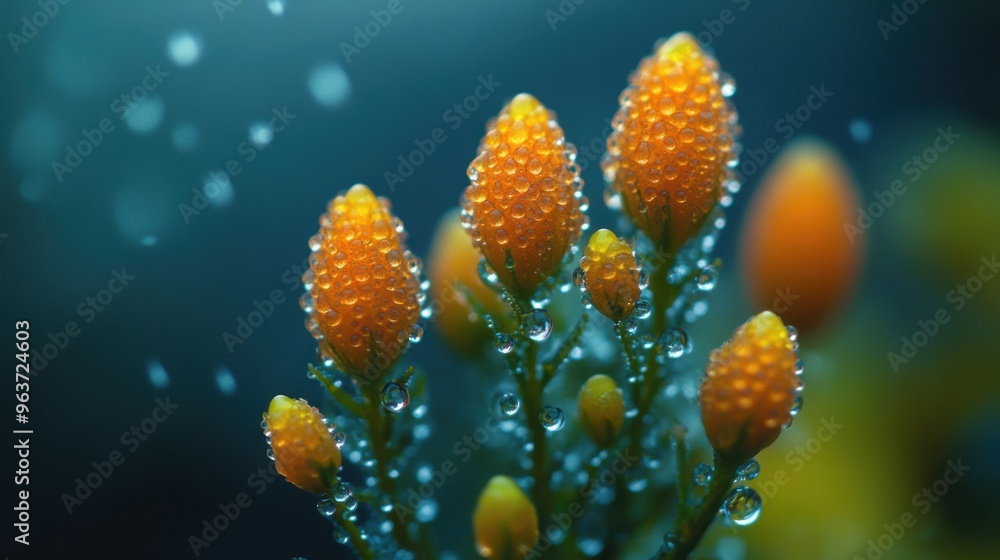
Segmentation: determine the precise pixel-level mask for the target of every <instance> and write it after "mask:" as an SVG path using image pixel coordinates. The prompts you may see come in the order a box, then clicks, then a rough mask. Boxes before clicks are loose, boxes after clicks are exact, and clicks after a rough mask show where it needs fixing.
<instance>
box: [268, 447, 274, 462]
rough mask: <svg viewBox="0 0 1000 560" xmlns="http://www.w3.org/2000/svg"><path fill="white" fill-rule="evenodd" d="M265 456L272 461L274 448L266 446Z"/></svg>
mask: <svg viewBox="0 0 1000 560" xmlns="http://www.w3.org/2000/svg"><path fill="white" fill-rule="evenodd" d="M267 458H268V459H270V460H272V461H273V460H274V450H273V449H271V448H270V447H268V448H267Z"/></svg>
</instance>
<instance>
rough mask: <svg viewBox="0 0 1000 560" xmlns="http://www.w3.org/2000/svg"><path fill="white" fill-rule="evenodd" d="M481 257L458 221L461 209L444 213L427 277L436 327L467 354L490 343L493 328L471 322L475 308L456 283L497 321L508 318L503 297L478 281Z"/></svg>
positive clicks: (432, 247) (428, 258)
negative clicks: (473, 308) (433, 303)
mask: <svg viewBox="0 0 1000 560" xmlns="http://www.w3.org/2000/svg"><path fill="white" fill-rule="evenodd" d="M481 258H482V257H481V256H480V254H479V251H477V250H476V248H475V247H473V246H472V242H471V241H470V240H469V236H468V235H466V233H465V230H464V229H463V228H462V225H461V223H460V222H459V212H458V210H457V209H456V210H454V211H451V212H448V213H447V214H445V215H444V216H443V217H442V218H441V220H440V221H439V222H438V226H437V231H436V232H435V233H434V240H433V241H431V250H430V253H429V254H428V257H427V277H428V279H429V280H430V281H431V298H432V300H433V301H434V302H435V313H434V325H435V326H436V327H437V329H438V331H440V332H441V335H442V336H443V337H444V338H445V340H447V341H448V343H450V344H451V346H452V347H453V348H455V349H456V350H458V351H460V352H463V353H467V354H468V353H474V352H476V351H477V350H479V349H481V348H482V347H483V346H484V345H485V343H486V342H488V341H489V340H490V338H491V336H490V329H489V328H487V327H486V325H485V323H483V322H482V321H477V322H472V321H471V320H470V318H471V317H472V316H473V311H472V307H471V306H470V304H469V302H468V301H467V299H466V296H465V293H464V292H461V291H459V290H458V289H457V288H456V284H461V285H462V286H464V287H465V288H466V289H467V290H468V291H469V292H471V293H472V296H473V297H474V298H475V299H476V301H478V302H479V304H480V305H482V306H483V308H484V309H485V310H486V311H487V312H488V313H490V315H492V316H493V317H494V318H495V319H496V320H497V321H500V322H501V323H502V322H503V321H505V320H506V319H507V316H508V311H507V308H506V305H505V304H504V303H503V302H502V301H500V296H499V295H498V294H497V293H496V292H495V291H493V290H492V289H490V288H488V287H487V286H486V285H485V284H483V282H482V280H480V279H479V260H480V259H481ZM507 326H509V325H507Z"/></svg>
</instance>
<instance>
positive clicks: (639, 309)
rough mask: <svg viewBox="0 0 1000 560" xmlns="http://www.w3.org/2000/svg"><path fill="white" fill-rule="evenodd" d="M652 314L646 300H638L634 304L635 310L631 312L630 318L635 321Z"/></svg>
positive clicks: (651, 309) (651, 308) (650, 306)
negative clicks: (633, 318)
mask: <svg viewBox="0 0 1000 560" xmlns="http://www.w3.org/2000/svg"><path fill="white" fill-rule="evenodd" d="M652 312H653V306H652V305H650V303H649V301H648V300H644V299H640V300H639V301H637V302H635V308H634V309H633V310H632V316H633V317H635V318H636V319H645V318H647V317H649V315H650V313H652Z"/></svg>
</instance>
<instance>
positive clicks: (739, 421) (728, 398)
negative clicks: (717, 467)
mask: <svg viewBox="0 0 1000 560" xmlns="http://www.w3.org/2000/svg"><path fill="white" fill-rule="evenodd" d="M796 361H797V357H796V355H795V349H794V342H793V341H792V339H791V337H790V336H789V332H788V329H787V328H786V327H785V325H784V324H783V323H782V322H781V319H779V318H778V316H777V315H775V314H774V313H771V312H770V311H764V312H763V313H760V314H758V315H756V316H754V317H753V318H751V319H750V320H749V321H747V322H746V323H744V324H743V325H742V326H740V328H738V329H737V330H736V332H735V333H734V334H733V337H732V339H730V340H729V341H727V342H725V343H724V344H723V345H722V346H720V347H719V348H716V349H715V350H712V353H711V354H710V355H709V362H708V367H707V368H706V370H705V378H704V380H703V381H702V384H701V388H700V390H699V392H698V402H699V404H700V405H701V419H702V423H703V424H704V425H705V434H706V435H707V436H708V440H709V442H711V444H712V447H713V448H715V451H716V453H718V455H719V456H720V457H722V458H725V459H726V460H727V461H729V462H730V463H731V464H742V463H743V462H745V461H747V460H749V459H750V458H752V457H753V456H754V455H756V454H757V453H759V452H760V451H761V450H762V449H764V448H765V447H767V446H769V445H771V443H773V442H774V440H775V439H776V438H777V437H778V434H779V433H780V432H781V429H782V426H784V425H785V424H786V423H787V422H788V421H789V420H790V419H791V416H792V409H793V407H794V406H795V397H796V387H797V385H798V377H797V376H796V365H795V364H796Z"/></svg>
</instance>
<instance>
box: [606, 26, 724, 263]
mask: <svg viewBox="0 0 1000 560" xmlns="http://www.w3.org/2000/svg"><path fill="white" fill-rule="evenodd" d="M723 79H725V80H729V78H720V74H719V64H718V62H716V60H715V59H714V58H713V57H712V56H711V55H710V54H708V53H706V52H705V51H703V50H702V49H701V47H699V46H698V43H697V42H696V41H695V38H694V37H692V36H691V35H690V34H688V33H677V34H676V35H674V36H673V37H671V38H670V39H669V40H667V41H665V42H664V43H663V44H662V45H660V46H659V47H657V49H656V52H654V53H653V54H652V55H651V56H647V57H646V58H644V59H642V61H641V62H640V63H639V68H638V69H637V70H636V71H635V72H634V73H633V74H632V75H631V77H630V78H629V86H628V87H627V88H626V89H625V91H623V92H622V94H621V97H620V98H619V102H620V104H621V108H620V109H619V110H618V112H617V113H616V114H615V117H614V120H613V121H612V124H613V125H614V131H613V132H612V133H611V135H610V136H609V137H608V153H607V156H606V157H605V159H604V161H603V162H602V166H603V168H604V175H605V177H606V178H607V179H608V181H609V183H610V184H609V189H610V190H609V193H608V194H609V196H610V197H611V198H610V199H609V200H616V201H617V200H620V201H621V206H622V208H623V209H624V211H625V213H626V214H627V215H628V216H629V218H630V219H631V220H632V223H634V224H635V225H636V226H637V227H638V228H639V229H641V230H642V231H643V232H645V234H646V235H647V236H648V237H649V239H650V240H651V241H652V242H653V244H654V245H656V246H657V247H659V248H662V249H663V250H665V251H667V252H671V253H673V252H676V251H677V249H678V248H679V247H680V246H681V245H683V244H684V243H685V242H686V241H687V240H688V239H690V238H691V237H693V236H694V235H695V234H697V233H698V231H699V229H701V227H702V224H704V222H705V219H706V218H707V216H708V213H709V212H711V210H712V208H713V207H715V204H716V202H717V201H718V200H719V199H720V197H721V196H722V195H723V193H724V190H725V185H724V183H725V181H727V179H729V178H730V171H729V168H728V166H727V164H728V163H729V161H730V160H732V159H733V158H734V157H735V156H736V149H735V148H734V145H735V144H734V142H735V137H736V135H737V133H738V126H737V124H736V110H735V109H734V107H733V105H732V103H730V101H729V100H728V99H727V96H728V95H731V93H732V89H733V87H734V86H733V85H732V84H730V83H724V82H723ZM609 204H612V205H614V204H617V203H609Z"/></svg>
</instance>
